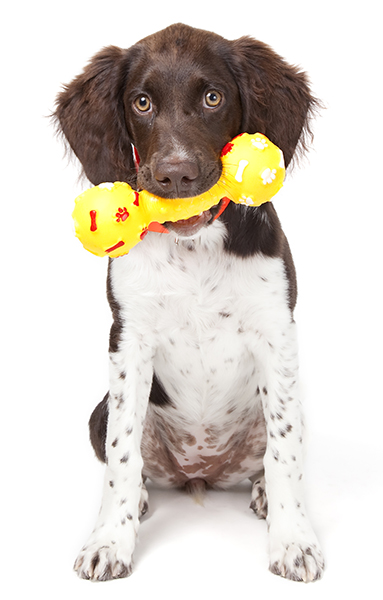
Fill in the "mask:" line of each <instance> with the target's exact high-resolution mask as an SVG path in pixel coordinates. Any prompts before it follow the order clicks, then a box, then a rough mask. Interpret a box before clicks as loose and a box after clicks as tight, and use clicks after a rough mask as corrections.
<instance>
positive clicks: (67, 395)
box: [0, 0, 383, 600]
mask: <svg viewBox="0 0 383 600" xmlns="http://www.w3.org/2000/svg"><path fill="white" fill-rule="evenodd" d="M379 19H380V16H379V6H378V3H377V2H373V1H372V0H367V2H365V3H363V5H362V4H360V3H356V2H352V1H349V2H346V1H342V0H339V1H330V0H323V1H322V2H311V3H308V2H307V1H306V2H305V1H303V0H302V1H296V0H291V2H288V3H287V2H284V1H282V0H275V1H274V2H270V3H265V2H258V1H257V0H252V1H251V2H250V1H247V0H244V1H243V2H241V3H240V4H238V3H237V4H230V3H225V2H223V3H221V4H220V5H218V4H216V5H214V6H213V5H209V4H207V3H206V2H200V1H194V2H193V3H192V6H189V5H187V4H186V3H182V4H181V3H179V2H168V1H166V0H165V1H164V2H161V4H155V5H151V4H150V5H145V4H144V3H132V2H128V1H125V2H123V1H118V0H110V2H108V3H105V2H97V1H94V2H90V1H88V0H84V1H82V2H81V1H77V2H73V1H71V0H69V1H68V2H66V3H65V5H56V4H52V3H51V2H47V1H43V0H36V2H33V3H31V2H27V1H26V0H24V2H18V3H14V4H12V5H8V6H6V7H3V8H2V9H1V22H2V38H1V46H2V53H1V55H2V78H1V87H2V94H1V111H0V118H1V141H2V150H3V151H2V160H1V166H2V180H1V181H2V185H1V191H2V207H3V218H2V236H1V240H2V257H1V261H2V262H1V273H2V294H1V313H0V314H1V340H2V360H1V373H2V389H3V397H2V406H1V408H2V411H1V412H2V425H3V426H2V436H1V444H2V464H1V469H2V473H3V486H2V487H3V492H2V496H1V504H2V507H1V512H0V515H1V519H2V521H3V524H2V532H3V544H2V549H1V553H2V557H1V564H2V566H3V578H2V582H1V583H0V593H1V594H2V595H3V593H2V592H3V591H5V592H6V593H7V595H6V596H4V597H7V598H16V597H20V596H21V594H22V593H27V591H34V592H36V593H38V592H39V591H40V592H41V595H42V596H43V595H44V594H45V595H47V594H48V593H49V594H51V595H52V596H54V597H56V598H59V599H60V598H67V597H68V595H71V596H72V597H73V598H74V599H75V600H76V599H77V598H81V599H83V598H104V597H106V596H107V595H108V596H109V595H110V594H112V593H115V594H117V596H119V597H125V596H128V595H132V594H135V595H136V596H137V597H141V593H144V596H145V597H146V596H147V597H148V598H149V597H150V596H151V595H154V594H156V593H158V590H159V589H160V590H161V591H163V592H164V593H166V595H167V597H168V598H170V599H173V598H178V597H180V596H183V597H186V598H192V597H193V598H194V597H196V595H197V594H198V596H199V597H200V598H208V597H211V596H212V595H216V596H218V595H219V596H220V597H221V598H231V597H232V596H233V594H237V595H238V596H239V595H240V594H243V595H245V594H246V596H247V597H249V595H251V594H254V596H255V595H259V594H263V593H269V590H270V592H271V593H272V594H274V593H275V594H276V593H282V594H284V595H285V596H286V597H287V598H289V597H293V595H294V597H297V598H300V597H301V596H302V597H303V594H304V595H305V597H306V596H307V597H309V598H310V599H311V598H319V597H321V595H323V594H327V595H328V597H329V598H330V599H331V598H335V596H336V594H339V593H340V592H342V593H345V592H347V591H353V592H360V593H361V592H363V593H365V594H368V592H369V591H374V590H375V589H376V585H377V583H378V581H379V575H380V574H379V571H378V568H379V566H380V560H379V554H380V553H381V549H380V545H379V544H380V542H379V539H380V537H381V536H382V533H383V531H382V529H383V526H382V517H381V512H380V507H381V502H382V499H383V498H382V442H381V422H382V410H381V406H382V400H383V398H382V395H383V394H382V385H381V377H380V371H381V358H382V350H381V340H382V337H383V328H382V316H381V315H382V308H381V307H382V304H383V297H382V296H383V293H382V281H381V280H382V267H381V264H382V241H381V240H382V233H381V223H382V217H383V211H382V200H383V198H382V189H381V185H380V174H381V170H382V167H381V162H382V150H381V137H382V111H381V94H380V79H381V77H380V73H381V59H382V42H381V35H380V31H379ZM179 21H181V22H184V23H187V24H189V25H192V26H195V27H199V28H202V29H209V30H213V31H215V32H216V33H218V34H221V35H223V36H224V37H227V38H229V39H235V38H237V37H240V36H242V35H251V36H253V37H256V38H258V39H260V40H262V41H264V42H266V43H268V44H270V45H271V46H272V47H273V48H274V49H275V50H276V51H277V52H278V53H279V54H281V55H282V56H284V57H285V58H286V60H287V61H288V62H290V63H293V64H298V65H300V66H301V67H302V69H304V70H306V71H307V72H308V73H309V75H310V78H311V82H312V87H313V90H314V93H315V94H316V95H317V96H318V97H319V98H320V99H321V100H322V102H323V103H324V105H325V106H326V108H325V109H324V110H323V111H322V112H321V115H320V116H319V117H318V119H317V120H316V122H315V125H314V133H315V139H314V144H313V148H312V150H311V152H310V154H309V155H308V157H307V159H306V160H305V161H304V162H303V164H302V165H301V167H300V168H296V169H295V171H294V172H293V173H292V174H291V175H290V176H289V177H288V179H287V181H286V183H285V186H284V189H283V190H282V191H281V192H280V193H279V194H278V196H277V198H276V199H275V203H274V204H275V206H276V209H277V211H278V214H279V216H280V218H281V221H282V224H283V227H284V230H285V232H286V234H287V237H288V239H289V242H290V245H291V248H292V251H293V255H294V259H295V263H296V267H297V272H298V283H299V300H298V307H297V310H296V320H297V323H298V330H299V337H300V357H301V361H300V362H301V379H302V395H303V400H304V404H305V413H306V419H307V425H308V432H309V435H308V456H307V469H306V470H307V486H308V498H309V505H310V509H311V510H310V512H311V516H312V519H313V521H314V524H315V525H316V529H317V532H318V536H319V537H320V539H321V541H322V544H323V547H324V550H325V554H326V558H327V563H328V568H327V572H326V573H325V577H324V579H323V581H321V582H318V583H315V584H312V585H310V586H303V587H302V585H299V584H298V585H296V584H292V583H291V582H285V581H283V580H281V579H280V578H276V577H274V576H272V575H271V574H269V573H268V571H267V555H266V548H267V542H266V526H265V524H264V523H261V522H258V521H257V520H256V518H255V517H254V516H253V515H252V514H251V512H250V511H249V510H248V504H249V489H248V487H246V486H244V487H243V488H239V489H236V490H233V491H231V492H225V493H221V494H218V493H215V492H212V493H211V494H209V495H208V497H207V500H206V503H205V507H204V508H201V507H199V506H196V505H194V504H193V502H192V501H191V500H190V499H189V498H186V497H184V496H183V495H182V494H179V493H178V492H169V491H167V492H164V491H161V490H157V489H152V490H151V513H150V517H149V518H147V519H145V521H144V522H143V524H142V527H141V532H140V542H139V547H138V549H137V552H136V571H135V573H134V574H133V576H132V577H131V578H130V579H128V580H123V581H118V582H111V583H107V584H100V585H97V584H95V585H93V584H90V583H89V582H83V581H80V580H78V579H77V577H76V576H75V575H74V574H73V572H72V570H71V569H72V564H73V562H74V559H75V557H76V554H77V551H78V550H79V548H80V546H81V545H82V544H83V543H84V541H85V539H86V536H87V535H88V533H89V531H90V529H91V527H93V523H94V519H95V516H96V514H97V511H98V508H99V502H100V499H101V486H102V473H103V469H102V466H101V465H99V464H98V463H97V461H96V459H95V458H94V455H93V451H92V449H91V448H90V445H89V442H88V433H87V420H88V417H89V415H90V412H91V411H92V409H93V407H94V406H95V405H96V403H97V402H99V400H101V398H102V396H103V394H104V393H105V392H106V391H107V385H108V373H107V368H108V361H107V345H108V332H109V327H110V324H111V317H110V314H109V309H108V306H107V302H106V297H105V278H106V267H107V264H106V262H104V261H103V260H102V259H98V258H96V257H94V256H92V255H90V254H88V253H86V252H85V251H84V250H83V249H82V247H81V245H80V244H79V242H78V241H77V240H76V239H75V238H74V234H73V230H72V222H71V212H72V208H73V200H74V198H75V196H76V195H77V194H78V193H79V192H80V191H82V190H83V189H85V188H86V187H87V185H88V184H87V182H86V181H84V180H83V181H79V179H78V174H79V168H78V165H77V164H76V161H75V160H73V161H70V160H68V158H65V157H64V152H63V147H62V145H61V143H60V142H59V141H58V140H57V139H56V138H55V135H54V129H53V127H52V125H51V124H50V120H49V115H50V113H51V112H52V110H53V109H54V99H55V96H56V94H57V92H58V91H59V90H60V88H61V86H62V84H64V83H68V82H69V81H70V80H71V79H72V78H73V77H74V76H75V75H77V74H78V73H79V72H80V71H81V70H82V68H83V66H84V65H85V63H86V62H87V61H88V60H89V58H90V57H91V56H92V55H93V54H94V53H95V52H97V51H98V50H99V49H100V48H101V47H103V46H107V45H110V44H113V45H117V46H121V47H129V46H130V45H132V44H133V43H135V42H136V41H138V40H139V39H141V38H142V37H145V36H146V35H149V34H151V33H153V32H155V31H157V30H159V29H162V28H164V27H166V26H168V25H170V24H171V23H175V22H179ZM378 565H379V566H378ZM142 590H145V592H142ZM138 595H140V596H138Z"/></svg>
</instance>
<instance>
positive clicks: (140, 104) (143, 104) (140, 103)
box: [134, 94, 152, 112]
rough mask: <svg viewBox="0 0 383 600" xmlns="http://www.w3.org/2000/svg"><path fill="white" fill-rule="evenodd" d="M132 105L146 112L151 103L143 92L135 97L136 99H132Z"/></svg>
mask: <svg viewBox="0 0 383 600" xmlns="http://www.w3.org/2000/svg"><path fill="white" fill-rule="evenodd" d="M134 107H135V108H136V109H137V110H138V111H139V112H148V111H149V110H150V109H151V108H152V103H151V102H150V99H149V98H148V96H145V95H144V94H143V95H142V96H139V97H138V98H136V100H135V101H134Z"/></svg>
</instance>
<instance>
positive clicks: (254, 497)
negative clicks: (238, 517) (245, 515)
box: [250, 474, 267, 519]
mask: <svg viewBox="0 0 383 600" xmlns="http://www.w3.org/2000/svg"><path fill="white" fill-rule="evenodd" d="M250 481H251V482H252V484H253V487H252V490H251V503H250V508H251V509H252V510H253V511H254V512H255V514H256V515H257V517H258V518H259V519H266V517H267V495H266V485H265V476H264V475H263V474H262V475H260V474H257V475H255V476H254V477H250Z"/></svg>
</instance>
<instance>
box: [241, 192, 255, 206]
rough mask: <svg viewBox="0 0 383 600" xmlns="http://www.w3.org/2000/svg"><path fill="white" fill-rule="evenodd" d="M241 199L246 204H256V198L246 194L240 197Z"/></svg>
mask: <svg viewBox="0 0 383 600" xmlns="http://www.w3.org/2000/svg"><path fill="white" fill-rule="evenodd" d="M239 201H240V203H241V204H246V206H254V200H253V199H252V198H250V197H247V196H245V195H244V194H243V195H242V196H241V197H240V199H239Z"/></svg>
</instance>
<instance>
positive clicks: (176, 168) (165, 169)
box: [154, 161, 199, 196]
mask: <svg viewBox="0 0 383 600" xmlns="http://www.w3.org/2000/svg"><path fill="white" fill-rule="evenodd" d="M198 175H199V169H198V165H197V164H196V163H194V162H191V161H161V162H159V163H158V164H157V166H156V168H155V171H154V177H155V178H156V180H157V182H158V183H159V185H160V187H161V188H162V189H163V191H164V192H166V193H167V194H169V193H173V192H175V193H176V194H177V196H185V194H188V193H191V192H192V191H193V183H194V182H195V180H196V179H197V177H198Z"/></svg>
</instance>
